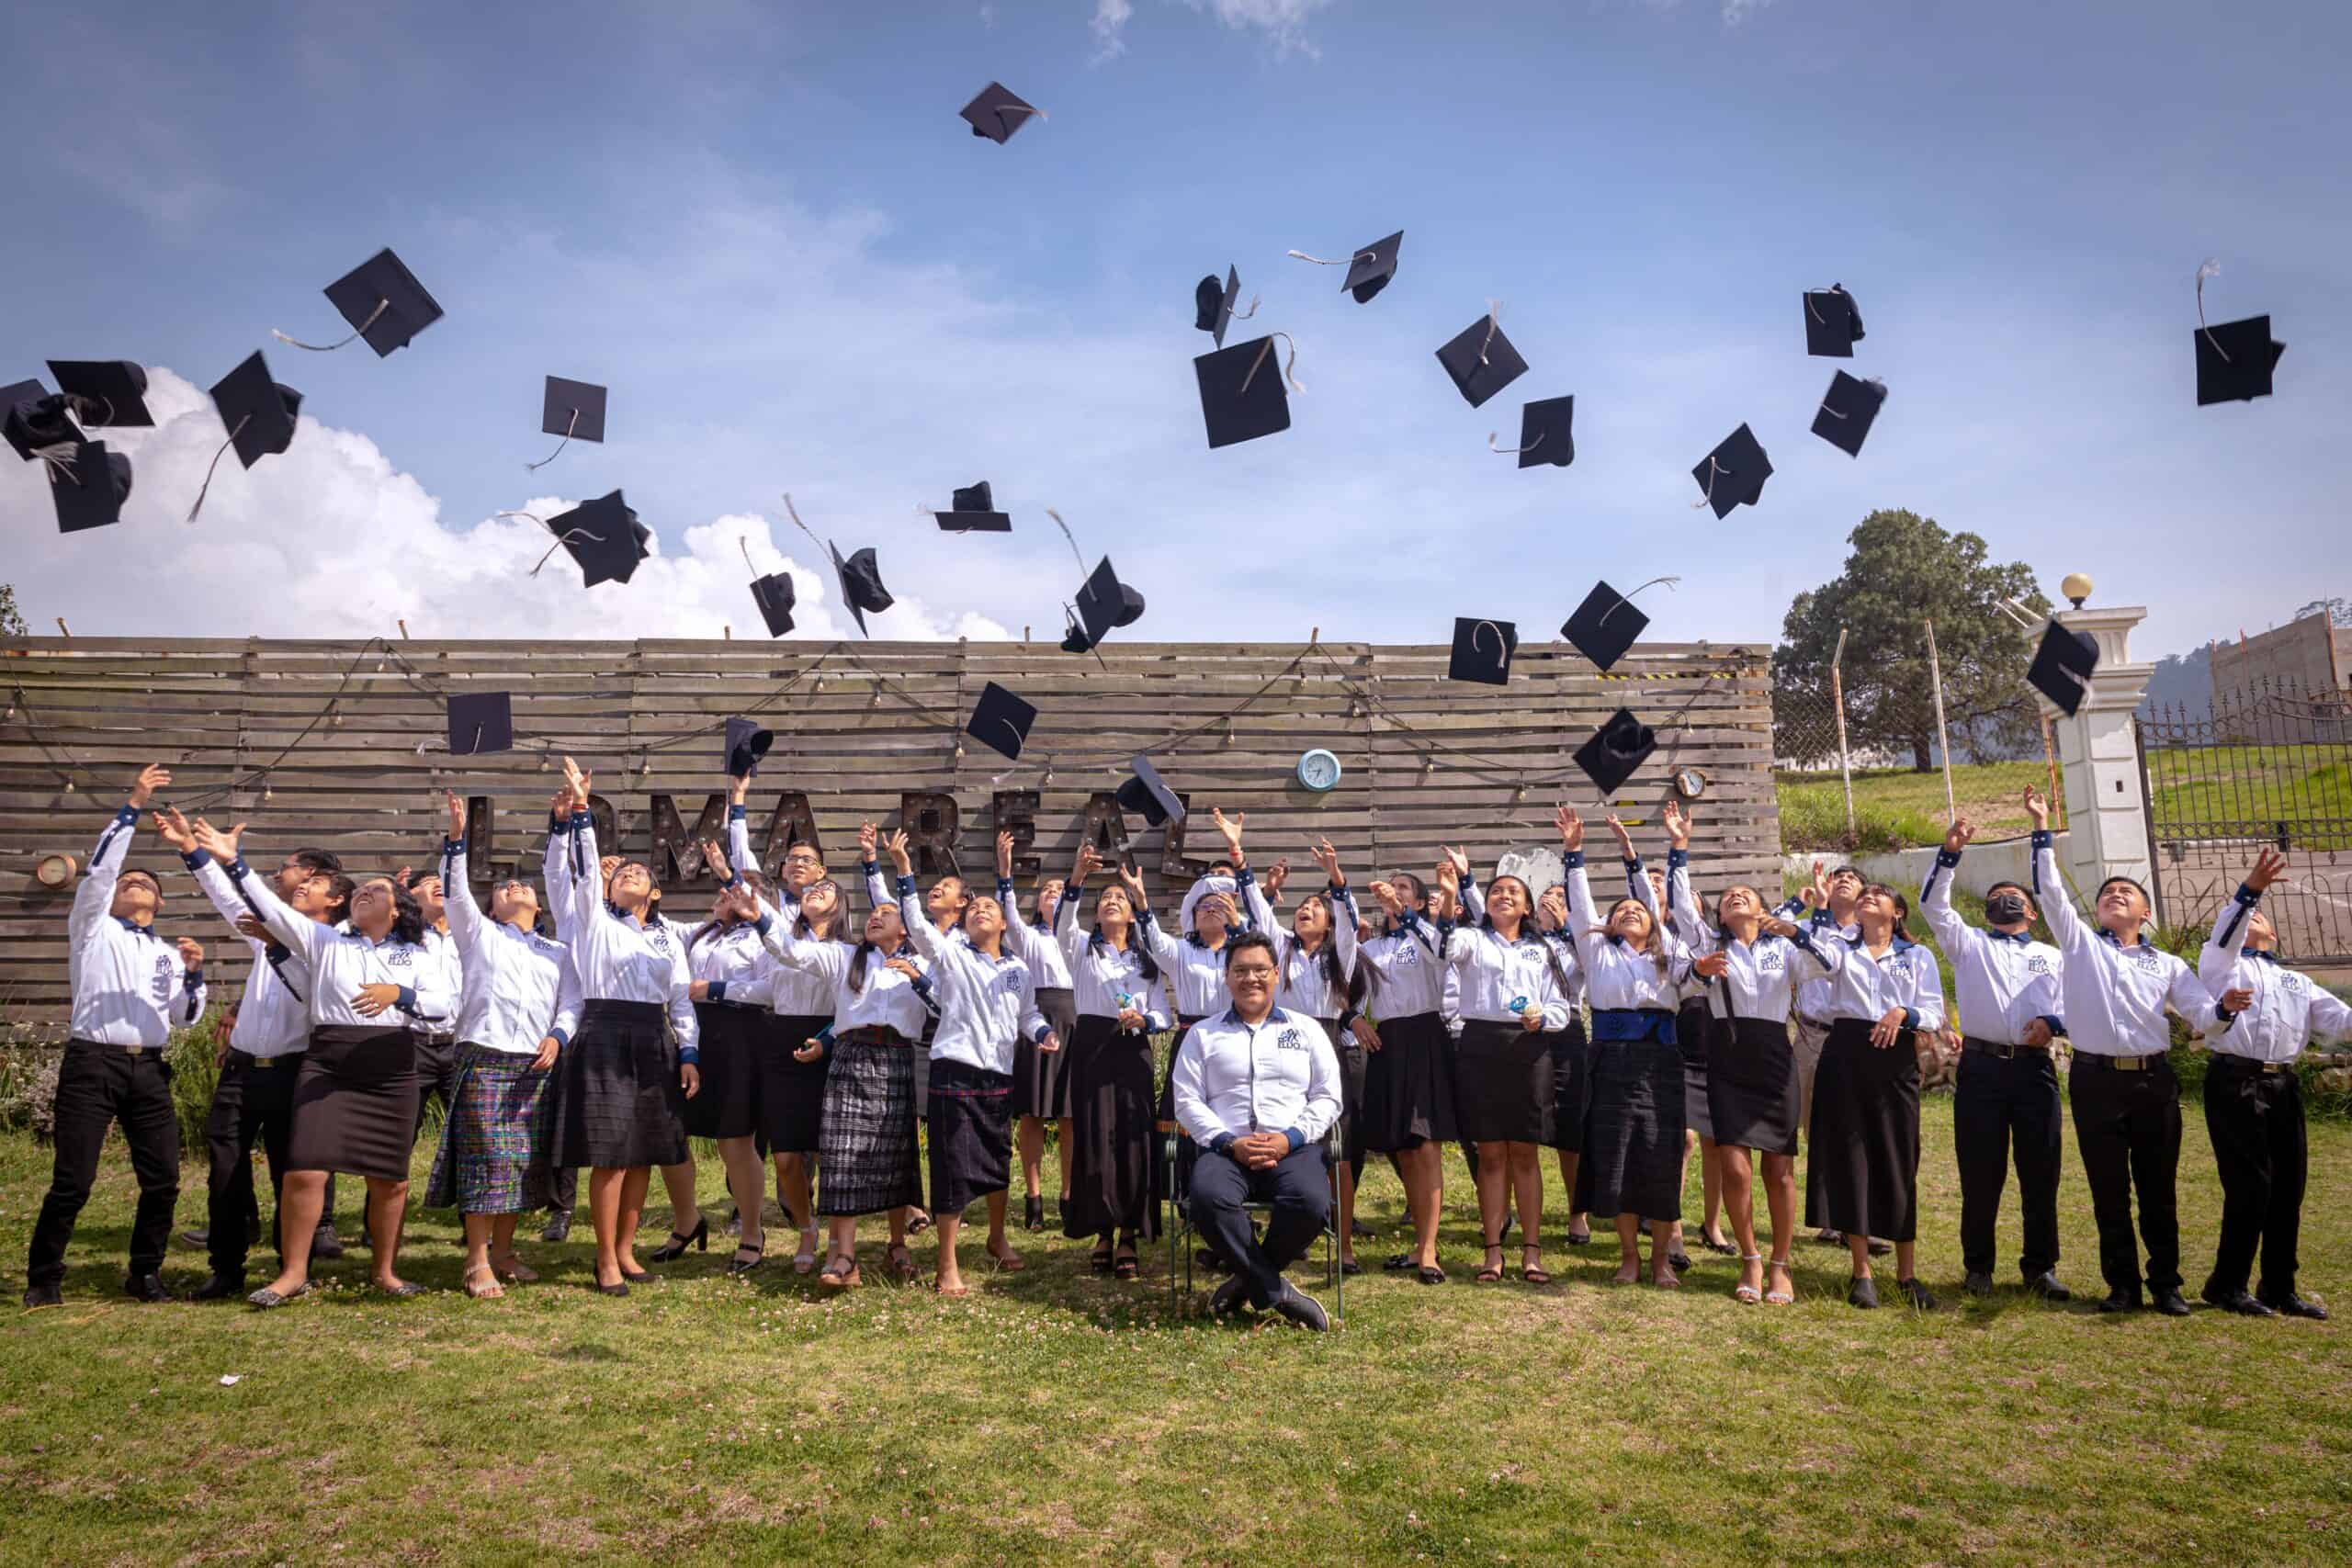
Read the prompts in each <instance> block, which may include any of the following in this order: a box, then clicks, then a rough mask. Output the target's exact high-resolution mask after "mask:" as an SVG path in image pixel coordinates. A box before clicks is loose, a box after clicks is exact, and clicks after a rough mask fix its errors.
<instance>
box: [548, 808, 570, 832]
mask: <svg viewBox="0 0 2352 1568" xmlns="http://www.w3.org/2000/svg"><path fill="white" fill-rule="evenodd" d="M570 827H571V822H570V821H569V820H568V819H567V818H561V817H558V816H557V815H556V814H555V813H554V812H552V811H550V812H548V832H550V833H560V832H562V831H564V830H565V829H568V828H570Z"/></svg>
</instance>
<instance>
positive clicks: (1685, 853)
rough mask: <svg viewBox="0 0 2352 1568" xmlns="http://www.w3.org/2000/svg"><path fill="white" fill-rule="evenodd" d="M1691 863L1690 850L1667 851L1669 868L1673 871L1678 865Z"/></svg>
mask: <svg viewBox="0 0 2352 1568" xmlns="http://www.w3.org/2000/svg"><path fill="white" fill-rule="evenodd" d="M1690 863H1691V852H1690V851H1689V850H1676V849H1669V850H1668V851H1667V852H1666V869H1667V870H1668V871H1672V870H1673V869H1674V868H1675V867H1676V866H1678V865H1689V864H1690Z"/></svg>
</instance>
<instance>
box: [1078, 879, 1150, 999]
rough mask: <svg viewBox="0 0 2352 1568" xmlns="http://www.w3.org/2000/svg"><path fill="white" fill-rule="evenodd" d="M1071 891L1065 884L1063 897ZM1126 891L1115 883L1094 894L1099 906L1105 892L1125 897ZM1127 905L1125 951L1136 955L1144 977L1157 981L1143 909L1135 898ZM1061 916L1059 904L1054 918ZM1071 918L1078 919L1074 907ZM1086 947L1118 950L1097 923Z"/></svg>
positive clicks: (1101, 951)
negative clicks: (1144, 932) (1144, 926)
mask: <svg viewBox="0 0 2352 1568" xmlns="http://www.w3.org/2000/svg"><path fill="white" fill-rule="evenodd" d="M1069 891H1070V890H1069V888H1068V887H1067V886H1065V887H1064V888H1063V889H1062V897H1064V898H1068V897H1069ZM1126 891H1127V890H1126V889H1125V888H1124V887H1121V886H1118V885H1117V884H1115V883H1114V884H1113V885H1112V886H1108V887H1105V888H1104V889H1103V893H1117V894H1120V895H1121V896H1123V897H1124V896H1125V894H1126ZM1103 893H1097V894H1096V895H1095V896H1094V901H1095V903H1096V904H1097V905H1098V906H1099V905H1100V904H1101V903H1102V902H1103ZM1127 906H1128V909H1129V913H1128V916H1127V945H1126V948H1125V951H1126V952H1128V953H1134V954H1135V955H1136V968H1137V969H1138V970H1140V971H1141V972H1142V975H1143V977H1144V979H1145V980H1147V981H1149V982H1157V981H1158V980H1159V964H1156V963H1154V962H1153V961H1152V956H1151V943H1150V942H1147V941H1145V940H1144V934H1143V911H1142V910H1141V909H1137V908H1135V900H1134V899H1133V898H1128V899H1127ZM1061 918H1062V912H1061V909H1060V908H1059V907H1058V906H1057V907H1056V908H1055V910H1054V919H1056V920H1057V921H1058V920H1059V919H1061ZM1069 918H1070V919H1071V920H1072V921H1076V920H1077V919H1078V911H1077V910H1075V909H1072V910H1071V911H1070V917H1069ZM1086 949H1087V951H1088V952H1089V953H1110V952H1114V951H1117V950H1115V949H1114V948H1113V947H1112V946H1111V939H1110V938H1109V937H1106V936H1104V935H1103V928H1102V926H1101V925H1100V924H1097V925H1095V926H1094V927H1093V928H1092V929H1091V930H1090V931H1088V932H1087V933H1086Z"/></svg>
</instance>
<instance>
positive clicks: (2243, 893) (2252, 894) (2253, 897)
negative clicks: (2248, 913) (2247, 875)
mask: <svg viewBox="0 0 2352 1568" xmlns="http://www.w3.org/2000/svg"><path fill="white" fill-rule="evenodd" d="M2237 900H2238V902H2239V903H2241V904H2244V905H2245V907H2246V908H2249V909H2251V908H2254V907H2255V906H2256V904H2259V903H2260V902H2262V895H2261V894H2259V893H2256V891H2255V890H2254V889H2253V888H2251V887H2249V886H2246V885H2245V883H2243V882H2241V883H2239V884H2238V891H2237Z"/></svg>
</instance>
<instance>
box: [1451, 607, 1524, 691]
mask: <svg viewBox="0 0 2352 1568" xmlns="http://www.w3.org/2000/svg"><path fill="white" fill-rule="evenodd" d="M1518 651H1519V627H1518V626H1517V625H1515V624H1514V623H1512V622H1510V621H1488V620H1481V619H1479V618H1477V617H1476V616H1474V615H1457V616H1455V617H1454V621H1453V660H1452V661H1451V662H1449V663H1448V664H1447V665H1446V667H1445V678H1446V679H1447V680H1449V681H1476V682H1479V683H1481V684H1482V685H1487V686H1500V685H1503V684H1505V683H1507V682H1509V681H1510V656H1511V655H1512V654H1514V653H1516V652H1518Z"/></svg>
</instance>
